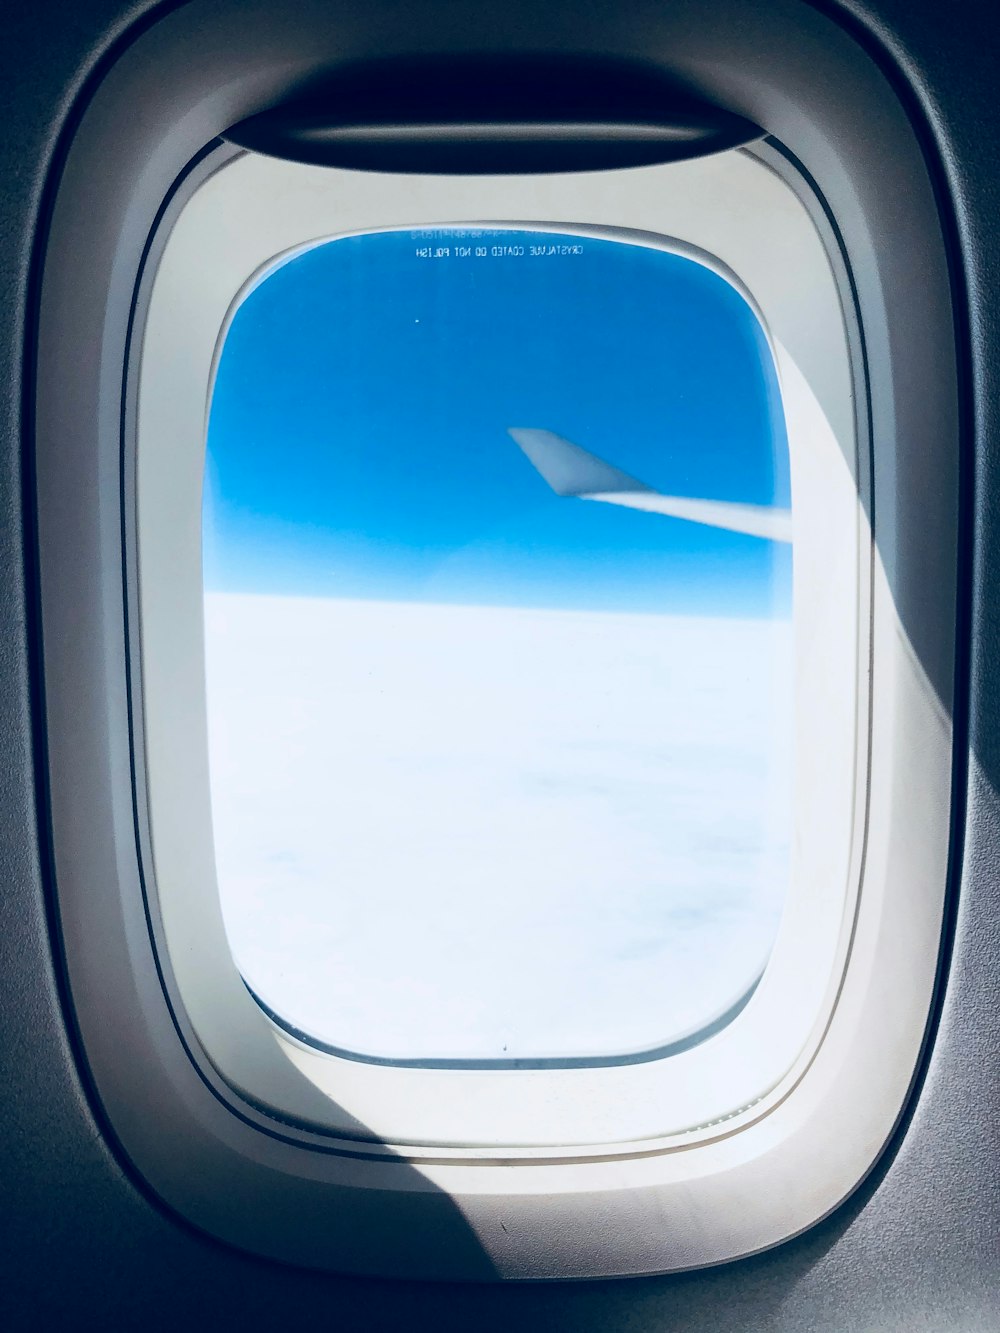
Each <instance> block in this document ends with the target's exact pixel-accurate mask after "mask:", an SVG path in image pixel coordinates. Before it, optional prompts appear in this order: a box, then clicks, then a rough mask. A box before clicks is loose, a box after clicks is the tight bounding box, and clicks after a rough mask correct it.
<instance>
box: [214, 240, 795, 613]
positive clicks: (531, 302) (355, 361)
mask: <svg viewBox="0 0 1000 1333" xmlns="http://www.w3.org/2000/svg"><path fill="white" fill-rule="evenodd" d="M560 243H570V244H571V245H572V246H573V247H575V249H576V251H577V252H576V253H570V254H558V253H556V254H552V253H550V251H551V249H552V248H553V247H558V246H559V245H560ZM477 246H478V247H479V248H485V249H486V251H487V253H486V255H485V256H479V257H477V256H476V254H475V249H476V247H477ZM533 246H534V247H537V248H538V249H539V250H541V251H543V253H539V254H537V255H532V254H531V249H532V247H533ZM459 247H468V248H469V249H471V250H472V253H471V254H469V255H464V254H461V253H459ZM428 249H429V250H430V251H431V255H427V254H426V253H421V252H426V251H427V250H428ZM494 249H502V250H505V251H506V253H502V254H494V253H493V251H494ZM511 249H514V250H518V249H523V251H524V253H523V254H511V253H510V250H511ZM444 250H446V251H447V253H446V254H444V253H439V254H437V255H436V256H435V254H434V252H439V251H444ZM509 426H533V427H540V428H544V429H548V430H552V431H555V432H556V433H558V434H560V435H562V436H564V437H566V438H567V439H569V440H572V441H573V442H574V443H576V444H579V445H581V446H583V447H584V448H585V449H589V450H591V451H592V452H594V453H596V454H598V455H599V456H600V457H602V458H604V459H606V460H607V461H608V462H610V463H612V464H614V465H615V466H616V467H619V468H622V469H623V470H624V471H626V472H628V473H631V474H632V475H633V476H635V477H637V478H639V479H640V480H642V481H644V482H646V483H647V484H649V485H651V486H654V487H656V488H657V489H660V490H663V491H665V492H667V493H670V494H679V495H688V496H694V497H698V498H705V499H720V500H730V501H740V502H745V503H757V504H767V503H777V504H782V505H786V504H787V503H788V458H787V444H786V441H785V435H784V425H783V420H782V414H781V410H780V402H779V397H778V389H777V382H776V378H775V373H774V367H773V364H772V361H771V357H770V353H769V351H768V349H767V345H766V342H765V339H764V337H763V334H762V332H761V330H760V327H759V325H758V324H757V321H756V319H755V317H754V315H753V314H752V312H751V311H750V309H749V307H748V306H747V305H746V303H745V302H744V301H743V298H742V297H741V296H740V295H739V294H738V293H737V292H736V291H735V290H734V289H733V288H732V287H731V286H730V285H729V284H728V283H727V282H726V281H725V280H724V279H722V278H720V277H718V276H717V275H715V274H714V273H712V272H711V271H710V270H708V269H706V268H704V267H703V266H701V265H699V264H697V263H695V262H693V261H691V260H689V259H685V258H682V257H680V256H677V255H671V254H667V253H665V252H662V251H658V250H653V249H650V248H648V247H645V246H638V245H623V244H621V243H619V242H615V241H610V240H603V239H594V238H581V237H577V236H566V237H559V236H554V235H552V234H549V233H529V232H508V231H504V232H500V233H490V234H484V235H482V236H480V237H476V238H473V237H469V236H457V235H444V234H443V233H442V232H440V231H437V232H409V231H404V232H390V233H381V234H375V235H369V236H364V237H357V238H347V239H342V240H337V241H332V242H328V243H326V244H324V245H321V246H318V247H316V248H314V249H313V250H311V251H309V252H307V253H305V254H303V255H300V256H299V257H297V258H296V259H294V260H292V261H290V262H288V263H286V264H284V265H283V266H282V267H281V268H279V269H278V270H277V271H276V272H275V273H273V274H272V275H271V276H270V277H269V278H268V279H267V280H266V281H265V282H263V283H262V284H261V285H260V286H259V287H258V288H257V289H256V290H255V291H254V292H252V293H251V295H250V296H249V297H248V298H247V299H246V301H244V303H243V304H242V306H241V307H240V308H239V310H238V311H237V313H236V316H235V318H234V320H233V323H232V326H231V329H230V331H229V335H228V337H227V339H226V343H225V347H224V349H223V353H222V357H221V361H220V366H219V372H218V378H217V381H216V386H215V391H214V396H213V399H212V408H211V414H210V422H209V432H208V450H207V463H206V488H205V578H206V586H207V587H208V588H210V589H212V590H216V591H221V590H225V591H239V592H257V593H288V594H305V595H325V596H335V597H349V598H376V599H383V600H407V601H411V600H412V601H426V602H446V603H447V602H450V603H468V604H482V605H501V606H503V605H506V606H545V607H557V608H559V607H565V608H580V609H594V610H621V611H644V612H657V611H659V612H673V613H684V614H705V615H750V616H759V615H768V614H779V615H787V614H788V611H789V600H790V597H789V594H790V564H791V553H790V548H788V547H783V546H778V545H775V544H772V543H770V542H765V541H762V540H760V539H757V538H752V537H746V536H742V535H739V534H736V533H730V532H724V531H720V530H717V529H712V528H708V527H704V526H701V525H698V524H694V523H685V522H682V521H680V520H677V519H669V518H664V517H662V516H658V515H651V514H646V513H640V512H636V511H630V510H628V509H623V508H620V507H618V506H612V505H606V504H599V503H595V502H589V501H582V500H575V499H565V498H560V497H558V496H556V495H554V494H553V493H552V492H551V491H550V490H549V488H548V487H547V485H546V484H545V482H544V481H543V480H542V479H541V477H539V475H538V474H537V473H536V472H535V471H534V469H533V468H532V467H531V465H530V464H529V463H528V461H527V459H526V458H525V457H524V455H523V454H522V453H521V451H520V450H519V449H518V448H517V446H516V445H515V444H514V443H513V441H512V440H511V439H510V437H509V436H508V435H507V427H509Z"/></svg>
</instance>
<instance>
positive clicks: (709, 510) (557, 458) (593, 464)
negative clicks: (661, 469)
mask: <svg viewBox="0 0 1000 1333" xmlns="http://www.w3.org/2000/svg"><path fill="white" fill-rule="evenodd" d="M508 434H509V435H510V437H511V439H512V440H513V441H514V443H515V444H517V445H518V447H519V448H520V449H521V450H522V452H523V453H524V455H525V457H526V458H527V459H528V461H529V462H530V463H531V464H532V465H533V466H534V468H535V470H536V471H537V472H538V474H539V475H540V476H541V477H542V478H543V479H544V480H545V481H547V482H548V484H549V485H550V486H551V487H552V489H553V490H554V491H555V493H556V495H566V496H573V497H575V498H576V499H579V500H603V501H605V503H607V504H617V505H624V506H625V507H626V508H628V509H645V510H646V511H647V512H648V513H651V514H663V515H665V516H667V517H669V518H680V519H685V520H687V521H688V522H690V523H704V524H707V525H708V526H709V527H712V528H726V529H728V530H729V531H730V532H743V533H746V534H747V535H748V536H750V537H763V538H765V539H766V540H768V541H775V542H790V541H791V540H792V515H791V512H790V510H788V509H780V508H777V507H776V506H774V505H750V504H733V503H730V502H729V501H726V500H692V499H689V498H688V497H687V496H683V495H664V494H663V493H662V492H661V491H656V490H653V488H652V487H651V486H647V485H646V484H645V482H642V481H637V480H636V478H635V477H630V476H629V475H628V473H627V472H622V471H621V470H620V469H619V468H616V467H613V466H612V465H611V464H610V463H606V462H605V461H604V460H603V459H602V458H598V457H597V455H596V454H591V453H588V452H587V450H586V449H581V448H580V446H579V445H578V444H572V443H571V442H570V441H569V440H564V439H563V438H562V436H561V435H556V434H555V433H554V432H553V431H550V430H537V429H535V428H534V427H522V426H512V427H511V428H510V429H509V430H508Z"/></svg>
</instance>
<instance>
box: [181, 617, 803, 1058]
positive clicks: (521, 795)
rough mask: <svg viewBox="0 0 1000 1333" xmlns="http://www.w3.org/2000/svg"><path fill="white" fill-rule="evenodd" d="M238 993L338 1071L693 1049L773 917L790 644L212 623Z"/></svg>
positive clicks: (785, 787) (462, 624) (613, 624)
mask: <svg viewBox="0 0 1000 1333" xmlns="http://www.w3.org/2000/svg"><path fill="white" fill-rule="evenodd" d="M206 658H207V675H208V680H207V685H208V703H209V731H210V757H211V766H212V801H213V819H214V823H215V837H216V855H217V866H218V875H219V885H220V892H221V897H222V906H223V913H224V917H225V923H226V929H227V932H228V936H229V940H230V944H231V947H232V949H233V953H234V956H235V958H236V961H237V963H238V965H239V967H240V969H241V971H242V972H243V974H244V975H245V976H246V978H247V980H248V982H249V983H250V984H251V986H253V988H254V989H255V990H256V991H257V992H258V994H260V996H261V997H262V999H264V1000H265V1002H266V1003H267V1004H269V1005H270V1006H271V1007H272V1008H273V1009H274V1010H275V1011H276V1012H278V1013H279V1014H281V1015H282V1017H284V1018H285V1019H286V1020H287V1021H289V1022H290V1023H292V1024H294V1025H295V1026H297V1027H299V1028H302V1029H304V1030H305V1031H307V1032H309V1033H311V1034H312V1035H314V1036H316V1037H318V1038H319V1039H321V1040H323V1041H326V1042H329V1043H331V1044H333V1045H336V1046H340V1047H344V1048H347V1049H350V1050H354V1051H358V1052H361V1053H364V1054H371V1055H380V1056H389V1057H398V1058H427V1057H431V1058H462V1057H474V1058H476V1057H478V1058H497V1057H499V1058H504V1057H507V1058H510V1057H513V1056H523V1057H539V1056H567V1055H568V1056H579V1055H607V1054H617V1053H622V1052H626V1051H631V1050H637V1049H642V1048H644V1047H651V1046H656V1045H660V1044H663V1043H665V1042H667V1041H669V1040H672V1039H674V1038H676V1037H678V1036H680V1035H683V1034H685V1033H686V1032H688V1031H690V1030H692V1029H694V1028H697V1027H698V1026H700V1025H702V1024H704V1023H705V1022H707V1021H710V1020H711V1019H712V1018H713V1017H714V1016H715V1015H716V1014H718V1013H719V1012H721V1011H722V1010H724V1009H725V1008H726V1007H727V1006H728V1005H729V1004H730V1003H731V1002H732V1001H733V1000H734V999H735V998H736V997H737V995H738V994H739V993H740V992H741V991H742V990H743V989H744V988H745V987H746V986H747V985H748V984H749V983H750V982H751V981H752V980H753V978H754V976H755V975H756V973H757V971H758V970H759V968H760V967H761V966H762V964H763V962H764V960H765V958H766V956H767V954H768V952H769V950H770V947H771V944H772V942H773V939H774V935H775V931H776V927H777V922H778V917H779V914H780V911H781V907H782V904H783V901H784V898H785V892H786V887H787V879H788V854H789V841H790V828H791V804H790V781H791V761H790V755H791V744H790V742H791V726H792V703H791V700H792V690H791V669H792V668H791V632H790V627H789V626H788V624H787V623H784V622H770V621H765V620H756V621H754V620H745V621H741V620H727V619H708V618H705V619H696V618H682V617H670V616H652V615H646V616H643V615H615V614H608V613H599V612H570V611H541V610H517V609H508V608H498V607H464V606H436V605H423V604H395V603H384V602H350V601H336V600H332V599H329V600H328V599H308V598H278V597H252V596H237V595H230V594H209V595H208V596H207V597H206Z"/></svg>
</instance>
